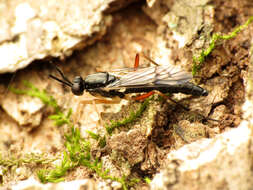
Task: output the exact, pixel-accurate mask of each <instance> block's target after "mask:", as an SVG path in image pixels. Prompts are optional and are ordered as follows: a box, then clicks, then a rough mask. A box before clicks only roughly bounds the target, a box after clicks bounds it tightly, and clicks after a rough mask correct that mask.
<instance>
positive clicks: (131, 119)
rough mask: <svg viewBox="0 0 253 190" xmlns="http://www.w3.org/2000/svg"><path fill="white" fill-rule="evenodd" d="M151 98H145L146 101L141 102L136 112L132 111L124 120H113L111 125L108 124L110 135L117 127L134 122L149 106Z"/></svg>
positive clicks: (107, 128)
mask: <svg viewBox="0 0 253 190" xmlns="http://www.w3.org/2000/svg"><path fill="white" fill-rule="evenodd" d="M151 98H153V97H151ZM151 98H147V99H145V100H144V102H143V103H142V104H141V106H140V108H139V109H138V110H137V111H136V112H134V111H131V112H130V115H129V116H128V117H126V118H124V119H123V120H121V121H111V124H110V125H106V131H107V133H108V134H109V135H111V134H112V132H113V131H114V130H115V129H116V128H119V127H121V126H124V125H127V124H129V123H132V122H134V121H135V120H136V119H137V118H139V117H140V116H141V115H142V113H143V112H144V111H145V109H146V108H147V106H148V104H149V101H150V99H151Z"/></svg>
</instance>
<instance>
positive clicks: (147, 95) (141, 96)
mask: <svg viewBox="0 0 253 190" xmlns="http://www.w3.org/2000/svg"><path fill="white" fill-rule="evenodd" d="M154 93H155V92H154V91H150V92H148V93H145V94H142V95H140V96H137V97H135V98H133V99H134V100H137V101H139V100H144V99H146V98H148V97H149V96H152V95H153V94H154Z"/></svg>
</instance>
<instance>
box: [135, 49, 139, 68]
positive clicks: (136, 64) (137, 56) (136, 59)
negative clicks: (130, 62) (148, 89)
mask: <svg viewBox="0 0 253 190" xmlns="http://www.w3.org/2000/svg"><path fill="white" fill-rule="evenodd" d="M139 62H140V56H139V54H138V53H136V56H135V62H134V68H135V70H136V69H137V68H138V67H139Z"/></svg>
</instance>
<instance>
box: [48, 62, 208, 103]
mask: <svg viewBox="0 0 253 190" xmlns="http://www.w3.org/2000/svg"><path fill="white" fill-rule="evenodd" d="M56 69H57V71H58V72H59V74H60V75H61V77H62V79H59V78H57V77H55V76H53V75H49V76H50V77H51V78H53V79H55V80H57V81H59V82H61V83H63V84H65V85H67V86H69V87H70V88H71V91H72V93H73V94H74V95H77V96H80V95H82V94H83V92H84V91H87V92H89V93H90V94H92V95H94V96H96V95H101V96H103V97H110V98H113V97H120V98H124V97H125V95H126V94H130V93H147V92H150V91H159V92H161V93H184V94H191V95H194V96H207V95H208V92H207V91H206V90H205V89H203V88H201V87H200V86H197V85H195V84H193V83H191V82H190V80H191V79H192V78H193V77H192V75H191V74H190V73H188V72H185V71H182V70H179V69H178V68H177V67H174V66H151V67H137V68H124V69H119V70H115V71H114V72H112V73H111V72H98V73H94V74H91V75H88V76H86V77H85V78H84V79H83V78H82V77H81V76H76V77H75V78H74V80H73V82H71V81H70V80H69V79H68V78H67V77H65V76H64V74H63V73H62V71H61V70H60V69H59V68H57V67H56Z"/></svg>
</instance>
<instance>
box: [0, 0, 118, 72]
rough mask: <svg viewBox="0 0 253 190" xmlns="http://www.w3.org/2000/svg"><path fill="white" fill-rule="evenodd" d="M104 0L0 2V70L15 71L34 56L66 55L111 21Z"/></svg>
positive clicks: (93, 38) (91, 40) (96, 37)
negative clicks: (106, 13) (105, 13)
mask: <svg viewBox="0 0 253 190" xmlns="http://www.w3.org/2000/svg"><path fill="white" fill-rule="evenodd" d="M111 2H113V0H106V1H89V0H79V1H60V2H59V1H56V0H53V1H50V3H49V2H47V1H42V0H39V1H32V0H25V1H19V0H13V1H11V3H10V2H9V1H1V2H0V23H1V26H2V27H1V29H0V57H1V63H0V73H5V72H14V71H16V70H18V69H20V68H24V67H26V66H27V65H28V64H29V63H31V62H32V61H34V60H35V59H43V58H45V57H49V56H53V57H65V56H68V55H70V54H71V53H72V51H73V50H74V49H77V48H80V47H85V46H87V45H89V44H91V43H92V42H94V41H95V40H96V39H99V38H100V37H101V36H102V35H104V34H105V32H106V29H107V27H108V26H109V25H110V24H111V17H110V15H104V14H103V11H105V10H106V9H107V8H108V6H109V4H110V3H111Z"/></svg>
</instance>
